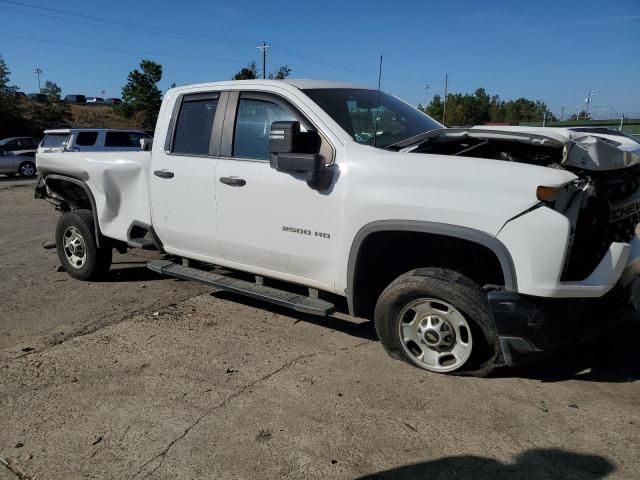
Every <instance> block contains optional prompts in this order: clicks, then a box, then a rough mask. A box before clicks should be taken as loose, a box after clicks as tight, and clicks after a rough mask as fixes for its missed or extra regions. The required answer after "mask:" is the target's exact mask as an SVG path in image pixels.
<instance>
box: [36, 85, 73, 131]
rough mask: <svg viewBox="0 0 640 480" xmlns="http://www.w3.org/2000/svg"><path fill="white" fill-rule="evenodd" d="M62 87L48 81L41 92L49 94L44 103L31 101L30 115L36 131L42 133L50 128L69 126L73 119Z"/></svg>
mask: <svg viewBox="0 0 640 480" xmlns="http://www.w3.org/2000/svg"><path fill="white" fill-rule="evenodd" d="M61 92H62V89H61V88H60V87H59V86H58V85H57V84H56V83H55V82H50V81H46V82H45V84H44V87H43V88H42V90H41V93H43V94H45V95H46V96H47V100H46V102H44V103H40V102H31V104H30V108H29V117H30V120H31V125H32V129H33V131H34V133H36V134H38V135H41V134H42V132H43V130H46V129H48V128H62V127H68V126H69V124H70V121H71V111H70V110H69V106H68V105H67V104H66V103H64V102H63V101H62V98H61V97H60V93H61Z"/></svg>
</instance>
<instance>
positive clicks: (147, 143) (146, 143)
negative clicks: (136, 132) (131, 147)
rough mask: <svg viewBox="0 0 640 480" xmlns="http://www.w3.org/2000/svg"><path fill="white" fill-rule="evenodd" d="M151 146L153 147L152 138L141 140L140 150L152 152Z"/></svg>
mask: <svg viewBox="0 0 640 480" xmlns="http://www.w3.org/2000/svg"><path fill="white" fill-rule="evenodd" d="M151 145H153V139H152V138H141V139H140V150H142V151H143V152H150V151H151Z"/></svg>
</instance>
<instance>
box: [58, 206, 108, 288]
mask: <svg viewBox="0 0 640 480" xmlns="http://www.w3.org/2000/svg"><path fill="white" fill-rule="evenodd" d="M56 248H57V250H58V257H59V258H60V261H61V262H62V267H63V268H64V269H65V271H66V272H67V273H68V274H69V275H71V276H72V277H73V278H77V279H78V280H95V279H98V278H101V277H103V276H104V275H105V274H106V273H107V272H108V271H109V268H110V267H111V258H112V255H111V254H112V250H113V249H112V247H111V245H105V246H103V247H102V248H99V247H98V245H97V243H96V238H95V230H94V224H93V214H92V213H91V211H89V210H74V211H71V212H66V213H65V214H64V215H62V217H60V219H59V220H58V225H57V227H56Z"/></svg>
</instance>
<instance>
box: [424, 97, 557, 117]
mask: <svg viewBox="0 0 640 480" xmlns="http://www.w3.org/2000/svg"><path fill="white" fill-rule="evenodd" d="M444 107H445V105H444V102H443V101H442V98H441V97H440V96H439V95H434V96H433V98H432V99H431V102H430V103H429V105H428V106H427V108H426V113H427V114H428V115H429V116H431V117H433V118H434V119H436V120H438V121H442V118H443V113H444ZM446 108H447V111H446V119H445V122H446V124H447V125H459V126H466V125H483V124H486V123H510V124H513V125H517V124H518V123H519V122H536V121H539V122H542V118H543V117H544V113H545V112H546V113H547V121H553V120H555V117H554V115H553V114H552V113H551V112H550V111H549V108H548V107H547V105H546V104H545V103H544V102H542V101H540V100H536V101H533V100H528V99H526V98H518V99H516V100H508V101H504V100H501V99H500V97H499V96H498V95H493V96H489V95H488V94H487V92H486V91H485V89H484V88H478V89H477V90H476V91H475V92H473V94H468V93H465V94H462V93H450V94H448V95H447V105H446Z"/></svg>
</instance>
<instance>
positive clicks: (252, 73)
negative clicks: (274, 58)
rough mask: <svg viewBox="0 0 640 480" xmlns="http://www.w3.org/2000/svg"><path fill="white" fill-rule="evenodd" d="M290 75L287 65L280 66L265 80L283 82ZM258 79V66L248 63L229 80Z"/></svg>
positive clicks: (254, 63)
mask: <svg viewBox="0 0 640 480" xmlns="http://www.w3.org/2000/svg"><path fill="white" fill-rule="evenodd" d="M290 73H291V69H290V68H289V66H288V65H281V66H280V67H279V68H278V70H276V71H275V72H271V73H269V75H267V78H268V79H270V80H284V79H285V78H287V77H288V76H289V74H290ZM256 78H258V65H256V62H249V63H247V66H246V67H244V68H242V69H240V71H239V72H238V73H236V74H235V75H234V76H233V77H231V80H255V79H256Z"/></svg>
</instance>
